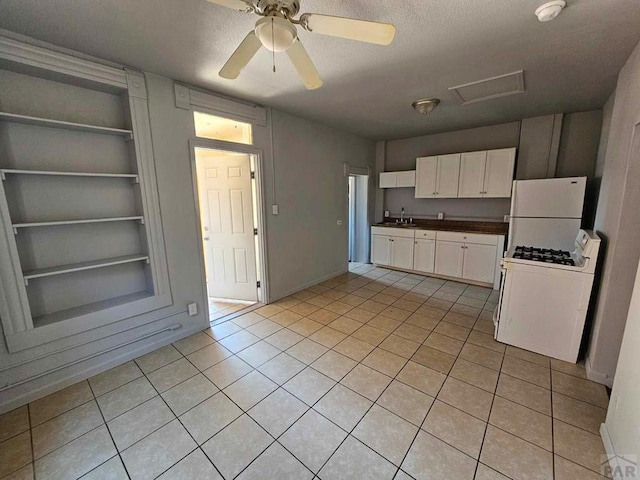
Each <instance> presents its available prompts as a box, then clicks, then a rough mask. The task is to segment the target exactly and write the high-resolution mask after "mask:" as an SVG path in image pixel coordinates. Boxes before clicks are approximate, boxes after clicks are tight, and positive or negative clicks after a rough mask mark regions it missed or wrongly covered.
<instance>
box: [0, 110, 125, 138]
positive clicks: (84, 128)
mask: <svg viewBox="0 0 640 480" xmlns="http://www.w3.org/2000/svg"><path fill="white" fill-rule="evenodd" d="M0 121H5V122H13V123H23V124H26V125H36V126H38V127H50V128H61V129H64V130H76V131H79V132H90V133H102V134H105V135H121V136H130V137H132V136H133V131H131V130H124V129H122V128H111V127H100V126H97V125H88V124H84V123H73V122H65V121H63V120H52V119H49V118H40V117H30V116H28V115H19V114H17V113H7V112H0Z"/></svg>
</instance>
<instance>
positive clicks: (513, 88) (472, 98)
mask: <svg viewBox="0 0 640 480" xmlns="http://www.w3.org/2000/svg"><path fill="white" fill-rule="evenodd" d="M449 91H450V92H451V94H452V95H453V96H454V98H455V99H456V100H458V101H459V102H460V104H461V105H468V104H470V103H477V102H484V101H485V100H492V99H494V98H500V97H507V96H510V95H517V94H519V93H523V92H524V70H518V71H517V72H512V73H507V74H505V75H499V76H497V77H491V78H486V79H484V80H478V81H476V82H471V83H465V84H464V85H458V86H457V87H451V88H449Z"/></svg>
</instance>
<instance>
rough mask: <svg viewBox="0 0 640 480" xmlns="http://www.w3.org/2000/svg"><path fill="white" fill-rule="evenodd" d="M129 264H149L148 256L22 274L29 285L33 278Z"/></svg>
mask: <svg viewBox="0 0 640 480" xmlns="http://www.w3.org/2000/svg"><path fill="white" fill-rule="evenodd" d="M131 262H149V256H148V255H125V256H122V257H115V258H105V259H103V260H95V261H91V262H82V263H76V264H74V265H61V266H59V267H49V268H40V269H38V270H30V271H27V272H24V273H23V275H22V276H23V277H24V283H25V285H29V280H31V279H34V278H43V277H51V276H53V275H63V274H65V273H74V272H82V271H84V270H93V269H95V268H104V267H111V266H113V265H122V264H124V263H131Z"/></svg>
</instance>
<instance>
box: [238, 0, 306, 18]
mask: <svg viewBox="0 0 640 480" xmlns="http://www.w3.org/2000/svg"><path fill="white" fill-rule="evenodd" d="M244 1H246V2H248V1H250V0H244ZM254 3H255V7H254V11H255V13H257V14H258V15H261V16H263V17H267V16H269V15H273V14H280V15H282V16H283V17H284V18H286V19H287V20H290V21H291V20H292V19H293V17H295V16H296V15H297V14H298V12H299V11H300V2H299V0H257V2H256V0H254Z"/></svg>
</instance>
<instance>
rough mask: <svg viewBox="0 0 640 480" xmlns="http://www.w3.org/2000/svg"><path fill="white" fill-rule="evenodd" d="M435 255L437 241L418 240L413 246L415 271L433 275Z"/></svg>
mask: <svg viewBox="0 0 640 480" xmlns="http://www.w3.org/2000/svg"><path fill="white" fill-rule="evenodd" d="M435 254H436V242H435V240H422V239H419V240H416V241H415V243H414V245H413V269H414V270H416V271H418V272H424V273H433V266H434V262H435Z"/></svg>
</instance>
